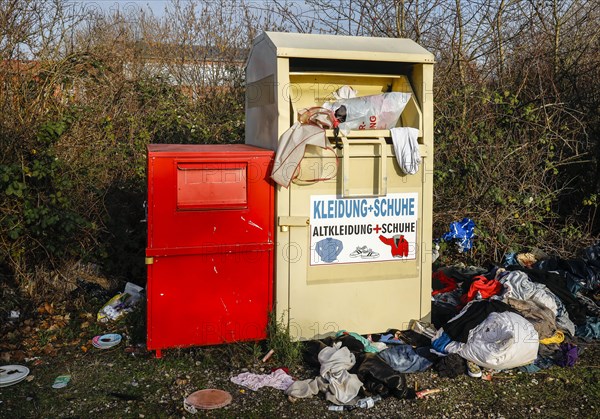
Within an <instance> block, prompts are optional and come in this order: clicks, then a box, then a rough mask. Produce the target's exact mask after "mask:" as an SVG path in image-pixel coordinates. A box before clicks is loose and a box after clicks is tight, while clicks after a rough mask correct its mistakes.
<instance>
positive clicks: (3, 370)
mask: <svg viewBox="0 0 600 419" xmlns="http://www.w3.org/2000/svg"><path fill="white" fill-rule="evenodd" d="M28 375H29V368H27V367H25V366H23V365H3V366H2V367H0V387H8V386H12V385H14V384H17V383H20V382H21V381H23V380H24V379H25V378H27V376H28Z"/></svg>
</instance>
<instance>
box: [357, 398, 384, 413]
mask: <svg viewBox="0 0 600 419" xmlns="http://www.w3.org/2000/svg"><path fill="white" fill-rule="evenodd" d="M381 399H382V398H381V396H380V395H379V394H376V395H375V396H372V397H365V398H364V399H360V400H359V401H357V402H356V406H357V407H360V408H361V409H370V408H372V407H373V406H375V403H377V402H378V401H380V400H381Z"/></svg>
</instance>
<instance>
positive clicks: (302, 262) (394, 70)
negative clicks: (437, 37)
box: [246, 32, 434, 340]
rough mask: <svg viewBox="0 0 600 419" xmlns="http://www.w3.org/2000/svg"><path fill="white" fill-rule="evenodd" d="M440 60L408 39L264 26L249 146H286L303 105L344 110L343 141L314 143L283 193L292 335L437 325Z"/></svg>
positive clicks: (286, 310)
mask: <svg viewBox="0 0 600 419" xmlns="http://www.w3.org/2000/svg"><path fill="white" fill-rule="evenodd" d="M433 64H434V57H433V55H432V54H431V53H429V52H428V51H427V50H425V49H423V48H422V47H420V46H419V45H418V44H416V43H415V42H413V41H411V40H409V39H391V38H367V37H352V36H334V35H313V34H293V33H275V32H264V33H262V34H261V35H259V36H258V37H257V38H256V39H255V40H254V42H253V46H252V50H251V52H250V55H249V58H248V62H247V67H246V88H247V93H246V143H247V144H252V145H256V146H260V147H264V148H268V149H272V150H277V149H278V147H279V145H280V139H281V138H282V134H284V133H285V132H286V131H287V130H288V129H290V127H291V126H292V125H293V124H294V123H295V122H296V121H297V116H298V112H299V111H300V110H302V109H305V108H311V107H322V106H323V104H324V103H326V102H327V103H335V102H339V103H338V104H337V105H332V107H331V108H332V109H334V110H335V109H336V107H337V106H339V104H340V103H344V104H345V105H346V108H347V120H346V124H341V125H340V130H341V131H340V133H339V138H336V135H335V133H334V131H333V130H331V129H328V130H327V131H326V135H327V143H328V147H327V148H322V147H321V146H315V145H307V146H306V147H305V149H304V153H303V155H302V154H301V157H302V159H301V160H300V163H299V167H298V168H297V170H293V169H292V171H291V174H292V175H293V180H292V181H291V183H290V184H289V187H287V188H286V187H283V186H280V185H277V188H276V195H275V214H276V217H275V218H276V224H277V225H276V237H275V242H276V251H275V307H276V316H277V319H278V320H283V321H284V323H285V324H287V325H289V328H290V333H291V334H292V336H293V337H294V338H296V339H300V340H306V339H314V338H319V337H323V336H325V335H329V334H331V332H337V331H338V330H342V329H343V330H347V331H350V332H357V333H360V334H367V333H377V332H384V331H386V330H387V329H388V328H398V329H403V328H406V327H407V326H408V322H409V321H410V320H411V319H417V320H423V321H428V320H429V317H430V311H431V263H432V259H431V248H432V237H431V234H432V233H431V226H432V199H433V196H432V195H433V97H432V83H433ZM344 86H350V87H351V88H352V89H353V90H354V91H355V92H356V96H357V97H358V98H355V99H354V100H352V99H348V100H347V101H343V100H338V99H336V96H335V95H337V98H339V97H340V96H342V97H346V98H348V97H352V95H348V94H347V92H348V91H350V89H349V88H347V87H345V88H342V87H344ZM390 93H401V94H390ZM344 95H345V96H344ZM365 97H367V98H365ZM383 98H385V100H384V99H383ZM389 100H392V103H391V105H390V103H389ZM394 101H395V102H394ZM357 102H361V103H363V105H361V106H362V107H363V108H364V106H366V105H365V104H371V105H373V106H374V108H375V110H374V111H370V113H369V112H367V116H366V117H365V118H366V119H365V120H364V121H360V120H359V121H358V123H357V122H356V121H354V122H351V120H352V118H353V117H354V116H355V115H357V113H356V112H357V111H356V110H353V108H352V106H356V103H357ZM400 102H401V103H400ZM351 103H354V104H355V105H351ZM399 108H403V110H402V112H401V115H400V117H399V118H398V119H397V122H396V120H395V119H393V113H394V112H396V113H397V112H398V109H399ZM361 109H362V108H361ZM387 112H390V113H391V114H392V117H391V118H392V120H393V124H394V125H390V126H387V129H380V128H381V126H382V125H381V124H380V122H381V121H382V120H384V121H385V120H387V121H388V124H389V120H390V116H389V115H388V114H387ZM352 123H354V124H355V126H353V125H352ZM356 124H358V125H356ZM411 128H412V130H411ZM392 132H393V135H392ZM411 138H412V142H411ZM417 142H418V145H417ZM336 144H339V146H337V147H336ZM410 145H412V146H413V150H414V149H415V148H417V149H418V151H419V153H420V157H421V163H420V165H419V167H418V171H417V172H416V173H414V174H405V171H410V170H406V168H405V170H403V169H401V166H400V165H399V164H398V159H397V157H396V153H395V148H398V149H404V150H410V149H411V148H410ZM299 147H300V148H297V149H295V150H296V151H297V150H302V148H303V147H302V146H299ZM399 154H401V155H402V156H403V157H402V158H403V159H408V160H407V161H410V157H411V156H413V155H411V154H410V152H408V153H407V154H405V153H404V152H402V153H399ZM413 157H414V156H413ZM403 161H404V160H403ZM413 161H414V159H413ZM276 164H277V162H276ZM292 168H295V166H293V165H292Z"/></svg>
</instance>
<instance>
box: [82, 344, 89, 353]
mask: <svg viewBox="0 0 600 419" xmlns="http://www.w3.org/2000/svg"><path fill="white" fill-rule="evenodd" d="M81 350H82V351H83V353H86V352H87V351H88V347H87V346H85V345H82V346H81Z"/></svg>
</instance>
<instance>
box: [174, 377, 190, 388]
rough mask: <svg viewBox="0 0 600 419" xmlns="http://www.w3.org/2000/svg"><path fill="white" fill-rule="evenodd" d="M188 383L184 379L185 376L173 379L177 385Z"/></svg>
mask: <svg viewBox="0 0 600 419" xmlns="http://www.w3.org/2000/svg"><path fill="white" fill-rule="evenodd" d="M187 383H188V380H186V379H185V378H178V379H177V380H175V384H176V385H178V386H184V385H186V384H187Z"/></svg>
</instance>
